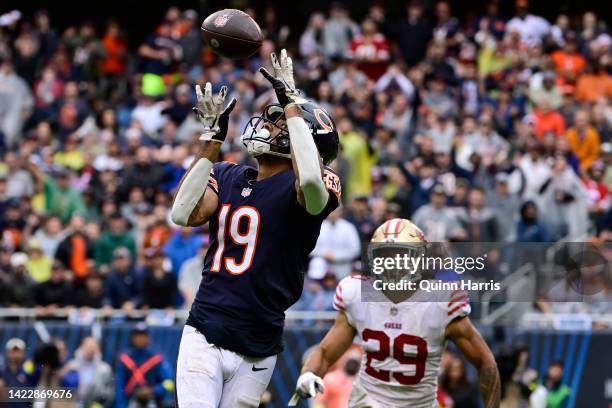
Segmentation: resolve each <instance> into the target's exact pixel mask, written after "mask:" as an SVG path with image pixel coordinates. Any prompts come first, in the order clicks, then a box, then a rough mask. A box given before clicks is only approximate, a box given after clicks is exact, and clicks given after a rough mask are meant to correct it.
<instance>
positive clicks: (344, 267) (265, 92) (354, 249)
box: [0, 0, 612, 407]
mask: <svg viewBox="0 0 612 408" xmlns="http://www.w3.org/2000/svg"><path fill="white" fill-rule="evenodd" d="M515 6H516V7H515V10H514V14H513V15H511V16H504V15H501V14H500V10H499V3H498V2H496V1H491V2H489V3H488V5H487V6H486V9H485V10H483V11H482V13H481V14H480V15H479V16H478V17H477V18H473V19H471V20H465V19H459V18H458V16H456V15H455V14H454V13H453V10H452V9H451V8H450V5H449V3H448V2H447V1H444V0H442V1H438V2H436V3H435V4H429V3H428V6H426V5H425V4H424V3H422V2H420V1H419V0H413V1H411V2H409V3H408V4H407V6H406V9H405V11H406V13H405V16H402V17H401V18H393V16H388V15H386V13H385V9H384V8H383V7H381V6H380V5H374V6H372V7H371V9H370V10H369V12H368V14H367V15H366V16H364V17H363V18H360V19H359V20H356V17H355V16H351V13H350V12H349V10H348V9H347V8H346V7H344V6H343V5H342V4H340V3H333V4H332V5H331V6H330V8H329V10H324V11H322V12H315V13H313V14H312V15H311V16H310V17H309V22H308V25H307V27H306V29H305V30H304V32H302V33H295V32H292V31H291V28H290V27H288V26H284V25H282V24H281V23H280V20H279V19H278V16H277V14H276V10H275V9H274V8H273V7H272V6H270V7H268V8H266V9H265V10H261V11H260V13H259V14H257V16H256V19H257V21H259V22H260V24H261V26H262V29H263V30H264V32H265V37H266V40H265V41H264V43H263V45H262V47H261V50H260V52H259V53H258V54H256V55H254V56H253V57H251V58H250V59H248V60H244V61H230V60H226V59H220V58H218V57H216V56H215V55H214V54H212V53H211V52H210V51H209V50H207V49H206V48H203V46H202V45H203V44H202V38H201V33H200V29H199V24H200V21H201V18H202V16H200V15H198V13H197V12H196V11H193V10H184V11H181V10H179V9H178V8H176V7H171V8H170V9H168V11H167V13H166V15H165V16H164V18H163V19H162V21H161V22H160V23H159V24H158V25H156V26H155V25H154V24H152V25H151V34H150V36H149V37H148V38H147V40H146V41H145V42H143V43H142V44H130V43H129V40H130V38H129V33H127V32H126V30H125V27H121V26H120V25H119V24H118V23H117V22H116V21H114V20H110V21H108V24H107V25H106V26H105V27H96V26H95V25H94V24H93V23H89V22H85V23H82V24H81V25H78V26H71V27H61V28H60V27H56V26H54V24H53V20H52V18H51V16H50V15H49V14H48V13H47V12H46V11H45V10H40V11H39V12H37V13H36V14H35V15H33V16H29V15H28V16H26V15H21V13H20V12H19V11H13V12H10V13H7V14H4V15H2V16H0V156H1V160H0V241H1V242H0V306H2V307H8V306H20V307H33V308H36V311H37V314H38V315H39V316H51V315H53V314H54V313H55V312H56V311H57V309H58V308H63V307H68V308H72V310H79V311H86V310H88V309H89V308H93V309H102V310H103V311H110V310H111V309H122V310H123V311H124V312H126V313H129V312H131V311H132V310H134V309H173V308H177V307H187V306H188V305H189V304H190V302H191V301H192V300H193V297H194V295H195V291H196V289H197V286H198V283H199V280H200V274H201V270H202V267H203V265H202V260H203V255H204V253H205V251H206V249H207V244H208V237H207V230H206V227H203V228H201V229H191V228H179V227H177V226H175V225H173V224H172V222H171V221H170V220H169V216H168V212H169V207H170V204H171V201H172V194H173V192H174V190H175V189H176V187H177V184H178V182H179V180H180V179H181V177H182V175H183V174H184V172H185V171H186V168H187V167H188V165H189V163H190V160H191V158H192V157H193V154H194V152H195V151H196V149H197V145H198V137H199V135H200V133H201V130H202V129H201V127H200V124H199V123H198V122H197V120H196V119H195V117H194V116H193V114H192V110H191V108H192V106H193V105H194V102H195V94H194V92H193V85H194V84H196V83H204V82H205V81H210V82H212V83H213V84H215V86H216V89H215V90H218V88H219V87H220V86H222V85H227V86H228V87H229V88H230V97H232V96H234V97H236V98H237V99H238V101H239V103H238V105H237V107H236V108H235V110H234V112H233V113H232V115H231V118H230V126H229V135H228V142H227V143H225V144H224V146H223V159H224V160H228V161H234V162H248V161H249V157H248V156H247V154H246V151H245V150H244V149H243V147H242V144H241V142H240V135H241V134H242V132H243V130H244V128H245V126H246V124H247V122H248V120H249V118H250V117H251V116H252V115H255V114H259V112H261V110H262V108H263V106H265V105H266V104H268V103H271V102H273V101H274V95H273V92H272V91H271V90H270V89H269V86H267V83H266V82H265V81H264V79H263V78H262V77H261V76H260V75H258V74H256V72H257V69H258V68H259V67H260V66H268V64H269V53H270V52H272V51H274V50H279V49H280V48H281V47H287V48H288V49H289V50H290V53H291V54H292V56H293V57H294V58H293V60H294V61H295V69H296V75H297V78H298V85H299V86H300V88H301V89H302V91H303V92H304V93H305V95H307V96H308V97H309V98H313V99H315V100H317V101H318V102H319V103H320V104H322V105H323V106H324V107H325V108H326V109H327V110H328V111H329V112H330V113H331V114H332V116H333V118H334V119H335V122H336V125H337V127H338V130H339V133H340V138H341V153H340V156H339V158H338V159H337V160H336V162H335V163H334V164H333V166H334V167H335V169H336V170H337V172H338V173H339V174H340V176H341V179H342V184H343V195H342V197H343V204H344V205H343V208H341V209H339V210H337V211H335V212H334V213H333V214H332V215H330V217H329V218H328V220H326V221H325V222H324V224H323V227H322V231H321V236H320V238H319V241H318V243H317V246H316V248H315V250H314V251H313V258H312V261H311V264H310V268H309V271H308V279H307V283H306V285H305V290H304V294H303V297H302V299H301V300H300V301H299V302H298V304H296V305H295V307H294V309H297V310H332V303H333V296H334V291H335V287H336V284H337V281H338V280H339V279H341V278H342V277H344V276H346V275H348V274H350V273H351V272H353V271H354V270H357V269H358V265H356V264H355V262H354V261H355V260H356V259H358V258H359V254H360V250H361V242H364V241H367V240H368V239H369V238H370V236H371V234H372V233H373V231H374V229H375V228H376V227H377V226H378V225H380V224H381V223H382V222H383V221H384V220H386V219H389V218H392V217H398V216H401V217H409V218H411V219H413V220H414V221H415V223H416V224H418V225H419V226H420V227H422V228H423V230H424V232H425V235H426V236H427V238H428V239H429V241H437V242H443V241H468V242H477V241H481V242H507V243H512V242H554V241H557V240H560V239H567V240H569V241H581V240H586V239H590V240H594V241H597V242H606V241H609V240H612V209H611V205H610V189H612V105H611V97H612V76H611V75H612V60H611V57H612V37H611V36H610V34H609V32H608V28H607V27H606V26H605V24H604V22H603V21H601V20H599V19H598V17H597V16H596V15H595V14H594V13H592V12H586V13H584V14H582V15H574V14H569V15H566V14H560V15H558V16H557V18H556V19H555V20H554V21H547V20H545V19H544V18H542V17H539V16H537V15H533V14H531V13H530V12H529V4H528V3H527V1H526V0H517V2H516V4H515ZM248 12H249V13H252V14H253V15H255V11H254V10H248ZM268 68H269V67H268ZM606 289H607V290H609V289H610V288H606ZM73 307H76V308H73ZM22 343H23V342H22V341H21V343H20V342H19V341H13V342H12V343H10V344H9V343H7V345H6V346H7V353H13V352H14V353H15V357H14V358H15V359H23V358H24V356H23V355H21V354H19V351H23V349H24V348H25V345H24V344H22ZM98 349H99V346H98V345H97V344H96V343H95V340H93V339H87V340H86V341H85V342H84V343H83V345H82V346H81V351H80V354H79V355H78V356H75V358H76V359H81V360H78V361H75V362H72V363H70V362H68V363H65V366H64V367H65V368H64V369H62V370H61V373H62V375H65V376H67V377H69V376H70V375H72V371H75V370H72V371H71V370H70V367H72V368H75V367H80V371H81V373H80V374H79V375H83V376H86V378H88V379H89V381H94V380H95V381H98V382H99V383H100V384H98V388H96V390H97V391H99V393H100V394H104V399H103V400H101V401H102V402H99V404H100V406H109V405H108V404H109V402H108V401H111V400H112V398H113V397H114V396H115V395H116V393H115V390H109V389H108V387H109V385H108V384H106V383H104V379H103V378H95V379H94V378H93V377H91V372H92V368H91V367H92V365H99V364H105V363H102V362H101V361H100V358H99V355H98V354H99V350H98ZM11 358H13V357H11ZM7 360H8V361H9V363H10V362H11V361H12V360H10V358H9V359H7ZM20 364H22V361H21V362H19V363H18V364H16V365H15V364H13V365H14V366H15V367H17V371H19V366H20ZM462 364H463V363H462V362H461V360H456V359H455V360H449V361H448V362H447V364H445V367H447V368H446V369H445V370H444V373H443V377H442V378H443V380H442V382H441V384H442V387H441V392H443V393H444V392H446V393H447V394H449V396H448V398H450V399H451V400H454V401H455V402H456V403H455V405H454V406H456V407H458V406H461V407H471V406H477V405H476V402H475V401H473V399H474V398H473V397H474V393H473V392H471V390H473V389H474V385H473V384H469V380H468V379H467V378H466V376H465V367H463V365H462ZM514 367H516V364H515V365H514ZM9 368H10V367H9ZM13 368H14V367H13ZM340 369H341V370H344V368H342V367H340ZM108 370H110V368H104V370H103V371H108ZM561 370H562V368H561ZM76 371H79V370H76ZM553 371H554V370H553ZM557 371H558V370H557ZM96 372H98V371H96ZM351 372H353V374H354V370H352V371H351ZM510 374H511V375H510V377H512V373H510ZM521 374H522V373H521ZM342 375H345V374H342ZM342 375H341V376H340V377H342ZM555 375H557V376H558V373H557V374H555ZM515 377H516V378H518V377H520V376H518V377H517V375H514V377H513V378H515ZM342 378H343V377H342ZM167 379H168V378H166V377H164V376H163V375H162V374H160V377H159V378H158V379H155V381H157V383H155V384H154V386H155V387H158V388H155V387H152V388H151V389H148V390H147V392H149V393H156V392H157V391H158V390H159V392H160V395H161V393H163V392H165V391H163V389H164V387H166V388H165V390H166V391H167V388H168V387H169V385H168V384H167V383H164V381H166V380H167ZM553 380H554V379H553ZM152 381H153V380H152ZM86 383H88V382H86ZM552 384H553V385H552V386H551V387H552V389H553V390H554V391H555V392H556V390H557V388H558V387H557V388H555V387H556V386H555V383H554V381H552ZM515 385H516V384H515ZM546 386H547V387H548V384H547V385H546ZM159 387H161V388H159ZM517 387H518V385H517ZM527 388H528V387H527ZM155 395H157V394H155ZM85 397H86V396H85V395H83V396H82V398H85ZM444 397H445V396H444V395H441V396H440V398H439V400H440V401H443V400H444ZM451 397H452V398H451ZM117 398H121V395H118V394H117ZM457 401H463V402H461V403H458V402H457ZM470 401H471V402H470ZM326 406H330V407H332V406H334V405H332V404H331V403H328V404H327V405H326ZM549 406H550V405H549Z"/></svg>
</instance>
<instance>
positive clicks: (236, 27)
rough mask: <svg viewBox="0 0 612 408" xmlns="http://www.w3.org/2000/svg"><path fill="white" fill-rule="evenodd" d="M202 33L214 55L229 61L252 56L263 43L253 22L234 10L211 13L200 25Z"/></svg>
mask: <svg viewBox="0 0 612 408" xmlns="http://www.w3.org/2000/svg"><path fill="white" fill-rule="evenodd" d="M202 31H203V32H204V39H205V40H206V43H207V44H208V46H209V47H210V48H211V49H212V50H213V51H214V52H215V53H216V54H219V55H221V56H223V57H225V58H231V59H239V58H246V57H248V56H250V55H253V53H255V52H256V51H257V50H258V49H259V47H261V43H262V41H263V35H262V33H261V29H260V28H259V25H258V24H257V23H256V22H255V20H253V19H252V18H251V16H249V15H248V14H247V13H245V12H243V11H240V10H236V9H225V10H220V11H217V12H215V13H212V14H211V15H209V16H208V17H206V19H205V20H204V22H203V23H202Z"/></svg>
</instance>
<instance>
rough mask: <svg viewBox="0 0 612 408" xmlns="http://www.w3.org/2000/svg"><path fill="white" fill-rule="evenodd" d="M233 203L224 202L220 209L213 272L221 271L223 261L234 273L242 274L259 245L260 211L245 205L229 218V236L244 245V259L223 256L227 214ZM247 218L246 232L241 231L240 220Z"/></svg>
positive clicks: (250, 262) (251, 260) (238, 243)
mask: <svg viewBox="0 0 612 408" xmlns="http://www.w3.org/2000/svg"><path fill="white" fill-rule="evenodd" d="M230 209H231V204H223V205H222V206H221V210H220V211H219V221H218V222H219V226H218V230H217V243H218V245H217V250H216V251H215V256H214V257H213V263H212V266H211V268H210V270H211V272H219V271H220V270H221V262H223V263H224V265H225V269H226V270H227V271H228V272H229V273H231V274H232V275H242V274H243V273H244V272H246V270H247V269H249V268H250V267H251V264H252V263H253V257H254V256H255V248H256V246H257V236H258V235H259V224H260V218H259V211H257V209H256V208H255V207H251V206H250V205H244V206H240V207H238V208H236V209H235V210H234V212H233V213H232V215H231V216H230V218H229V237H230V238H231V239H232V241H233V242H234V244H236V245H241V246H243V247H244V255H243V256H242V260H240V261H237V260H236V258H234V257H231V256H225V257H224V256H223V251H224V250H225V228H226V221H227V216H228V214H229V212H230ZM242 218H246V219H247V223H246V224H247V228H246V231H245V232H240V230H239V226H240V220H241V219H242Z"/></svg>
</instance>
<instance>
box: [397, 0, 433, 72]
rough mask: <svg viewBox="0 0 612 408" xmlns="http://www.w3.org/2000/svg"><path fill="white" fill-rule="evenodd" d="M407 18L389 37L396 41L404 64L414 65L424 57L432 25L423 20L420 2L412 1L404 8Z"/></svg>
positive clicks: (431, 32)
mask: <svg viewBox="0 0 612 408" xmlns="http://www.w3.org/2000/svg"><path fill="white" fill-rule="evenodd" d="M406 12H407V16H406V18H405V19H404V20H402V21H401V22H400V23H399V25H398V26H397V28H395V29H393V30H392V31H391V35H392V36H393V37H394V38H397V39H398V42H399V48H400V51H401V53H402V57H403V58H404V61H405V62H406V64H407V65H408V66H409V67H410V66H413V65H416V64H417V63H419V62H420V61H422V60H423V58H424V57H425V50H426V47H427V44H428V43H429V40H430V39H431V37H432V34H433V27H432V25H431V24H430V23H429V22H428V21H427V20H426V19H425V18H424V16H423V15H424V7H423V2H422V1H421V0H412V1H410V2H409V3H408V4H407V7H406Z"/></svg>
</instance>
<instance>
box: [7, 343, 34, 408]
mask: <svg viewBox="0 0 612 408" xmlns="http://www.w3.org/2000/svg"><path fill="white" fill-rule="evenodd" d="M4 349H5V353H6V361H5V366H4V368H3V369H2V371H0V394H2V392H1V391H2V388H3V387H33V386H35V385H36V380H35V377H34V375H33V367H32V364H31V363H29V362H27V361H26V343H25V341H23V340H22V339H20V338H18V337H13V338H11V339H9V340H8V341H7V342H6V345H5V347H4ZM28 406H30V405H29V404H28V403H23V404H19V405H17V404H14V405H13V404H11V407H16V408H17V407H19V408H21V407H28Z"/></svg>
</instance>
